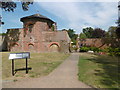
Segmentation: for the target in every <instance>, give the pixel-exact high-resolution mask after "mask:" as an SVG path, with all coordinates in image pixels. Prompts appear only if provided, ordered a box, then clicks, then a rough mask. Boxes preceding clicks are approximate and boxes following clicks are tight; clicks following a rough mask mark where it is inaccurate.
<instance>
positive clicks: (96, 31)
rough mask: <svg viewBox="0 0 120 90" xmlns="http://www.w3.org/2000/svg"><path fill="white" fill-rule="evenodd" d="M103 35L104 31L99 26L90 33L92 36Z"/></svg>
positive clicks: (99, 36) (98, 36)
mask: <svg viewBox="0 0 120 90" xmlns="http://www.w3.org/2000/svg"><path fill="white" fill-rule="evenodd" d="M102 37H105V31H104V30H102V29H101V28H95V29H94V31H93V33H92V38H102Z"/></svg>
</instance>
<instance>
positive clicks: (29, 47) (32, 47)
mask: <svg viewBox="0 0 120 90" xmlns="http://www.w3.org/2000/svg"><path fill="white" fill-rule="evenodd" d="M28 50H29V51H34V44H32V43H29V44H28Z"/></svg>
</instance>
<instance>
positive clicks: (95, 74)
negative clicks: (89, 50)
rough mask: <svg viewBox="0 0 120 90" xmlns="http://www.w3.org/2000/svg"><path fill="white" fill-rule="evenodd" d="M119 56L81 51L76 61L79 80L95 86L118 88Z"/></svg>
mask: <svg viewBox="0 0 120 90" xmlns="http://www.w3.org/2000/svg"><path fill="white" fill-rule="evenodd" d="M118 60H119V61H120V58H117V57H110V56H105V55H102V56H97V55H92V54H86V53H81V54H80V59H79V63H78V67H79V73H78V77H79V80H80V81H82V82H84V83H86V84H88V85H90V86H93V87H95V88H110V89H115V88H120V86H119V85H120V72H118V68H119V66H118V64H119V63H120V62H118Z"/></svg>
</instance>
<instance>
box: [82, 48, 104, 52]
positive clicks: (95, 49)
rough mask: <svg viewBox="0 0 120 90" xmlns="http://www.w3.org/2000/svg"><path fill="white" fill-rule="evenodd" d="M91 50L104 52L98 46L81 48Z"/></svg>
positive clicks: (85, 50) (83, 50)
mask: <svg viewBox="0 0 120 90" xmlns="http://www.w3.org/2000/svg"><path fill="white" fill-rule="evenodd" d="M89 50H91V51H94V52H102V51H103V50H102V49H100V48H97V47H81V48H80V51H81V52H87V51H89Z"/></svg>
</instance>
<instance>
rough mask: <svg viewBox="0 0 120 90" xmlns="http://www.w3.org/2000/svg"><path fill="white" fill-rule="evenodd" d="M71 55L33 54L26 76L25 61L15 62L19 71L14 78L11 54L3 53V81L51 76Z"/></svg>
mask: <svg viewBox="0 0 120 90" xmlns="http://www.w3.org/2000/svg"><path fill="white" fill-rule="evenodd" d="M69 55H70V54H64V53H31V58H30V59H29V60H28V68H31V70H29V72H28V74H27V75H26V74H25V73H26V70H24V68H25V65H26V64H25V59H20V60H15V69H21V70H18V71H17V72H16V74H15V76H14V77H13V76H12V75H11V60H8V57H9V52H2V79H3V80H9V79H13V78H14V79H18V78H23V77H40V76H44V75H47V74H49V73H50V72H52V70H53V69H55V68H56V67H57V66H58V65H59V64H61V63H62V62H63V61H64V60H65V59H66V58H67V57H68V56H69Z"/></svg>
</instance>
